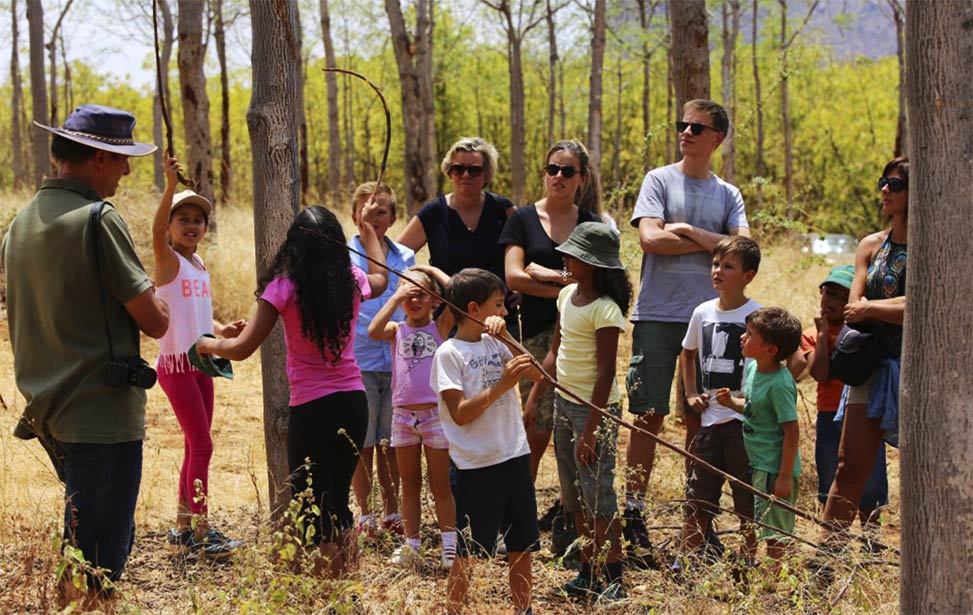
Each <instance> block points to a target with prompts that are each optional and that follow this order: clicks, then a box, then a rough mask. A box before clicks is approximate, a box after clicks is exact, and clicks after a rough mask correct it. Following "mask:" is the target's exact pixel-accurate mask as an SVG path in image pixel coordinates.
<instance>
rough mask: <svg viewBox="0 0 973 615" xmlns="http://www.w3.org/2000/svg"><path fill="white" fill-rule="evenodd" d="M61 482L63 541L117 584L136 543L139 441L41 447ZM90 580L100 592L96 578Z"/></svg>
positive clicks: (51, 443) (54, 443) (49, 441)
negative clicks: (133, 544)
mask: <svg viewBox="0 0 973 615" xmlns="http://www.w3.org/2000/svg"><path fill="white" fill-rule="evenodd" d="M44 444H45V445H44V448H45V450H47V453H48V455H49V456H50V458H51V462H52V463H53V464H54V470H55V472H57V475H58V478H60V479H61V480H62V481H63V482H64V498H65V503H64V539H65V540H66V541H67V542H69V543H72V544H74V545H75V546H77V547H78V548H79V549H81V552H82V553H83V554H84V557H85V559H86V560H88V561H89V562H90V563H91V564H92V565H93V566H95V567H97V568H106V569H107V570H109V571H110V572H109V573H108V575H107V576H108V578H109V579H110V580H111V581H113V582H114V581H117V580H118V579H119V577H121V574H122V569H123V568H124V567H125V562H126V561H127V560H128V555H129V553H131V551H132V543H133V542H134V540H135V503H136V501H137V500H138V497H139V486H140V485H141V482H142V441H141V440H135V441H132V442H121V443H118V444H80V443H74V442H61V441H59V440H54V439H47V440H46V442H45V443H44ZM90 582H91V583H92V584H93V586H94V587H95V588H100V584H99V581H98V578H96V577H93V578H91V579H90Z"/></svg>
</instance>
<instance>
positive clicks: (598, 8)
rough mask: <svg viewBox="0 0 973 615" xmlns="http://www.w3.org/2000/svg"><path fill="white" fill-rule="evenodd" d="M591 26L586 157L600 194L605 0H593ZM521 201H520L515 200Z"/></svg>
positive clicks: (596, 188) (591, 178) (592, 178)
mask: <svg viewBox="0 0 973 615" xmlns="http://www.w3.org/2000/svg"><path fill="white" fill-rule="evenodd" d="M593 17H594V19H593V21H592V28H591V74H590V76H589V78H588V157H589V160H590V163H591V164H590V166H591V177H590V178H589V181H590V180H594V182H595V190H596V191H597V194H601V171H600V169H601V151H602V139H601V132H602V90H603V88H604V69H605V0H595V5H594V15H593ZM515 202H517V203H521V202H522V201H515Z"/></svg>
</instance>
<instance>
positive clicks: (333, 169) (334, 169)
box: [319, 0, 341, 198]
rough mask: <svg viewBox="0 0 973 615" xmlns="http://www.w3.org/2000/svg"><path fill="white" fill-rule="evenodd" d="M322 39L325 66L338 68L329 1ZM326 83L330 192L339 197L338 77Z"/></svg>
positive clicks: (323, 10) (329, 76) (325, 5)
mask: <svg viewBox="0 0 973 615" xmlns="http://www.w3.org/2000/svg"><path fill="white" fill-rule="evenodd" d="M319 6H320V9H321V38H322V39H323V40H324V65H325V66H327V67H329V68H337V66H338V63H337V60H336V59H335V55H334V43H333V42H332V39H331V12H330V11H329V10H328V0H320V2H319ZM324 82H325V86H326V87H327V91H328V192H329V193H330V194H331V197H332V198H334V197H335V196H337V194H338V192H339V190H340V188H341V128H340V126H339V124H338V75H337V73H325V74H324Z"/></svg>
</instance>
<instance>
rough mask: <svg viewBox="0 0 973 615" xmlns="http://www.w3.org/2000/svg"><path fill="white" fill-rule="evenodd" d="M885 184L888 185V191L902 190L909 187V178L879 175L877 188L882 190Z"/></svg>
mask: <svg viewBox="0 0 973 615" xmlns="http://www.w3.org/2000/svg"><path fill="white" fill-rule="evenodd" d="M885 186H888V187H889V192H902V191H903V190H908V189H909V180H906V179H902V178H901V177H879V178H878V189H879V191H881V190H882V188H884V187H885Z"/></svg>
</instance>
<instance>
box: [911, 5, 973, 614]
mask: <svg viewBox="0 0 973 615" xmlns="http://www.w3.org/2000/svg"><path fill="white" fill-rule="evenodd" d="M905 14H906V19H905V35H906V57H907V58H908V59H909V79H908V81H907V82H906V90H907V92H908V103H909V134H910V136H911V140H912V147H911V153H910V172H909V209H910V210H911V212H912V213H911V215H910V216H909V264H908V267H909V275H908V278H907V280H906V297H907V301H908V307H907V309H906V313H905V338H904V340H903V343H902V348H903V350H904V352H903V356H902V383H901V384H902V386H901V398H900V400H899V402H900V406H899V407H900V408H902V410H903V411H902V413H901V414H900V421H901V424H900V427H901V430H900V431H901V438H900V442H901V445H902V448H901V483H902V486H903V490H902V558H901V575H902V576H901V582H900V584H899V587H900V601H899V609H900V611H901V612H902V613H931V614H938V613H970V612H973V584H971V583H969V582H968V581H967V579H968V577H969V573H968V572H963V571H969V570H970V566H971V564H973V515H970V514H969V513H970V511H971V510H973V464H971V463H970V451H973V430H971V429H969V425H970V412H969V404H968V403H967V400H969V398H970V396H971V395H973V383H971V380H970V376H969V373H967V370H966V369H964V368H965V366H966V365H969V364H970V362H971V361H973V346H971V345H970V344H968V343H965V342H963V341H962V340H964V339H967V338H966V335H967V333H968V332H969V331H970V330H971V329H973V310H970V309H968V308H966V307H962V306H958V305H957V304H956V298H957V297H969V296H971V295H973V276H971V275H970V274H969V272H968V271H964V269H965V268H964V267H963V266H962V265H961V263H962V262H963V260H964V258H965V257H966V253H967V250H968V245H969V244H968V241H967V239H968V238H969V237H970V236H973V217H971V216H970V203H973V164H971V154H973V146H971V143H973V141H971V135H973V81H971V80H970V75H969V64H970V58H973V36H971V35H970V34H971V32H970V31H971V28H973V4H970V3H969V2H965V3H957V2H952V1H950V0H924V1H923V2H915V1H910V2H906V3H905ZM906 485H908V489H906V488H905V487H906Z"/></svg>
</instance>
